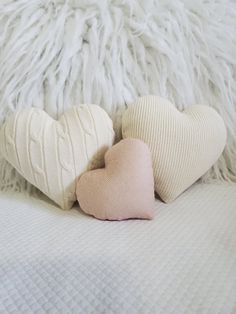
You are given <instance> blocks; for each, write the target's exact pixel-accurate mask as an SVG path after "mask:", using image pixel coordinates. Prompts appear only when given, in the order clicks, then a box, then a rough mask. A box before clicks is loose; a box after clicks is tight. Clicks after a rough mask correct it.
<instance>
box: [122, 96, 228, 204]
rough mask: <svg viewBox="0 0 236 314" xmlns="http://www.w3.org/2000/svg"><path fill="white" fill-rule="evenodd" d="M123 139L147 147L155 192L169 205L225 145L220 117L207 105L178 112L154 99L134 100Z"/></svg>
mask: <svg viewBox="0 0 236 314" xmlns="http://www.w3.org/2000/svg"><path fill="white" fill-rule="evenodd" d="M122 134H123V137H124V138H126V137H133V138H138V139H141V140H143V141H144V142H145V143H147V144H148V146H149V148H150V150H151V153H152V161H153V170H154V180H155V191H156V192H157V193H158V194H159V196H160V197H161V199H162V200H163V201H164V202H170V201H172V200H174V199H175V198H176V197H177V196H178V195H180V194H181V193H182V192H183V191H184V190H186V189H187V188H188V187H189V186H190V185H191V184H193V183H194V182H195V181H196V180H197V179H199V178H200V177H201V176H202V175H203V174H204V173H205V172H206V171H207V170H208V169H209V168H210V167H211V166H212V165H213V164H214V163H215V162H216V161H217V159H218V158H219V156H220V155H221V153H222V151H223V149H224V146H225V142H226V128H225V125H224V122H223V120H222V118H221V117H220V116H219V114H218V113H217V112H216V111H215V110H214V109H212V108H210V107H208V106H202V105H195V106H190V107H188V108H187V109H185V110H184V111H183V112H180V111H178V110H177V109H176V108H175V106H174V105H173V104H171V103H170V102H169V101H168V100H165V99H162V98H160V97H157V96H145V97H141V98H139V99H137V100H136V101H135V102H134V103H133V104H132V105H130V106H129V108H128V109H127V110H126V112H125V113H124V116H123V120H122Z"/></svg>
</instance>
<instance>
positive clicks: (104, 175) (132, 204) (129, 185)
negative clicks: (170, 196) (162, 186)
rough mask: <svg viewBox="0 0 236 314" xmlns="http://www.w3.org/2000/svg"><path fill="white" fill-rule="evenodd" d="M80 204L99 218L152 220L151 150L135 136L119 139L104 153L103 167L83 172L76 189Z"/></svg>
mask: <svg viewBox="0 0 236 314" xmlns="http://www.w3.org/2000/svg"><path fill="white" fill-rule="evenodd" d="M76 194H77V199H78V201H79V204H80V207H81V208H82V210H83V211H84V212H86V213H87V214H89V215H92V216H95V217H96V218H99V219H103V220H105V219H108V220H122V219H128V218H143V219H152V218H153V216H154V179H153V170H152V159H151V153H150V151H149V149H148V146H147V145H146V144H145V143H144V142H142V141H140V140H137V139H130V138H127V139H125V140H122V141H121V142H119V143H118V144H116V145H115V146H113V147H112V148H110V149H109V150H108V151H107V152H106V154H105V168H103V169H96V170H92V171H88V172H86V173H85V174H83V175H82V176H81V177H80V179H79V181H78V183H77V189H76Z"/></svg>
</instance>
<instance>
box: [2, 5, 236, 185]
mask: <svg viewBox="0 0 236 314" xmlns="http://www.w3.org/2000/svg"><path fill="white" fill-rule="evenodd" d="M235 28H236V3H235V1H233V0H218V1H203V0H201V1H194V0H191V1H186V0H177V1H164V0H147V1H142V0H139V1H132V0H128V1H118V0H111V1H108V0H101V1H95V0H89V1H87V0H86V1H85V0H82V1H77V0H34V1H28V0H18V1H13V0H2V1H1V2H0V30H1V32H0V77H1V80H0V124H1V123H2V122H3V121H4V120H5V118H6V116H7V115H8V114H10V113H11V112H13V111H15V110H17V109H21V108H25V107H32V106H33V107H39V108H44V109H45V110H46V111H47V112H48V113H49V114H50V115H51V116H52V117H53V118H57V117H58V116H59V115H60V114H61V113H62V112H64V111H65V109H66V108H68V107H70V106H73V105H77V104H79V103H95V104H97V105H100V106H102V107H103V108H104V109H105V110H106V111H107V112H108V113H109V114H110V115H111V116H112V117H113V119H114V120H115V121H116V130H117V135H118V137H119V130H120V127H119V125H120V123H119V121H120V119H119V117H120V115H121V113H122V111H123V109H124V108H125V104H127V103H129V102H132V101H134V100H135V99H136V98H137V96H143V95H147V94H155V95H159V96H162V97H165V98H168V99H169V100H170V101H172V102H173V103H175V105H176V106H177V107H178V108H179V109H183V108H185V107H187V106H189V105H193V104H198V103H201V104H206V105H209V106H212V107H214V108H215V109H216V110H217V111H218V112H219V113H220V115H221V116H222V117H223V119H224V121H225V124H226V126H227V131H228V141H227V146H226V149H225V151H224V154H223V156H222V157H221V159H220V160H219V162H218V163H217V164H216V165H215V166H214V167H213V168H212V169H211V170H210V171H209V172H208V173H207V174H206V175H205V177H204V180H208V181H212V180H214V179H220V180H228V181H236V157H235V156H236V137H235V134H236V110H235V103H236V82H235V73H236V59H235V55H236V41H235ZM25 188H29V189H30V186H29V185H27V184H26V183H25V181H24V180H23V179H22V178H21V177H20V176H19V175H18V174H16V173H15V171H14V170H13V168H12V167H11V166H9V165H8V164H6V162H5V161H3V160H2V159H0V189H2V190H4V189H13V190H21V189H25Z"/></svg>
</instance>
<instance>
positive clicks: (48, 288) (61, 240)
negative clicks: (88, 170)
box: [0, 184, 236, 314]
mask: <svg viewBox="0 0 236 314" xmlns="http://www.w3.org/2000/svg"><path fill="white" fill-rule="evenodd" d="M0 313H1V314H3V313H17V314H18V313H24V314H26V313H63V314H64V313H119V314H120V313H129V314H130V313H163V314H164V313H165V314H169V313H178V314H182V313H214V314H216V313H226V314H228V313H232V314H233V313H236V185H234V186H233V185H226V184H224V185H207V184H195V185H194V186H193V187H192V188H190V189H189V190H188V191H187V192H185V193H184V194H183V195H182V196H181V197H179V198H178V199H177V200H176V201H175V202H173V203H171V204H169V205H165V204H163V203H161V202H159V201H156V217H155V219H154V220H153V221H141V220H128V221H123V222H108V221H99V220H96V219H94V218H92V217H89V216H86V215H85V214H83V213H82V212H80V211H79V210H78V209H76V208H75V209H73V210H72V211H70V212H63V211H61V210H60V209H58V208H57V207H55V206H54V205H53V204H50V203H48V202H46V201H45V200H39V199H35V198H29V197H27V196H24V195H21V194H16V193H15V194H12V193H3V192H2V193H1V194H0Z"/></svg>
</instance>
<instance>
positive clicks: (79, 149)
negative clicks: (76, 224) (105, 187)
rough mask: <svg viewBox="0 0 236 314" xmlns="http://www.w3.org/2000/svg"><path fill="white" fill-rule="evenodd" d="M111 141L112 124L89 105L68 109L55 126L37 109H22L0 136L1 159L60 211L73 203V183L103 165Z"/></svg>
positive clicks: (4, 127)
mask: <svg viewBox="0 0 236 314" xmlns="http://www.w3.org/2000/svg"><path fill="white" fill-rule="evenodd" d="M113 141H114V131H113V127H112V121H111V119H110V118H109V117H108V115H107V114H106V112H105V111H104V110H103V109H101V108H100V107H98V106H95V105H81V106H75V107H72V108H71V109H69V110H68V111H66V112H65V113H64V114H63V115H62V116H61V117H60V119H59V120H58V121H55V120H53V119H52V118H51V117H50V116H49V115H48V114H47V113H46V112H44V111H42V110H40V109H34V108H33V109H26V110H23V111H20V112H17V113H16V114H14V115H12V116H11V117H10V118H9V119H8V120H7V121H6V122H5V124H4V125H3V127H2V129H1V132H0V149H1V153H2V154H3V156H4V158H5V159H6V160H7V161H9V162H10V163H11V164H12V166H13V167H15V168H16V169H17V171H18V172H19V173H20V174H21V175H22V176H23V177H24V178H25V179H27V180H28V181H29V182H30V183H32V184H33V185H35V186H36V187H37V188H38V189H40V190H41V191H42V192H43V193H45V194H46V195H47V196H48V197H49V198H51V199H52V200H53V201H54V202H55V203H57V204H58V205H60V206H61V207H62V208H63V209H69V208H71V207H72V205H73V203H74V202H75V200H76V195H75V190H76V181H77V178H78V177H79V176H80V175H81V174H82V173H84V172H85V171H87V170H91V169H94V168H98V167H101V166H102V165H103V163H104V158H103V157H104V154H105V152H106V150H107V149H108V148H109V147H111V146H112V144H113Z"/></svg>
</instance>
